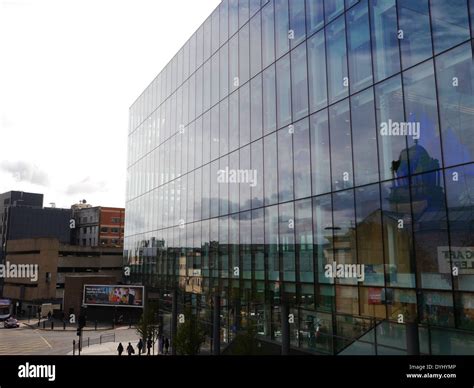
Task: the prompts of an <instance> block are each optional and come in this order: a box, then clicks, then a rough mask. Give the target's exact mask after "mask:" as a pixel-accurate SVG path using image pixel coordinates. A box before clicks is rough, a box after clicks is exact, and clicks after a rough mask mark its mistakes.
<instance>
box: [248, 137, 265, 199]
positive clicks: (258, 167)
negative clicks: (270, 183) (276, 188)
mask: <svg viewBox="0 0 474 388" xmlns="http://www.w3.org/2000/svg"><path fill="white" fill-rule="evenodd" d="M250 148H251V161H252V173H253V174H255V177H256V182H255V184H254V185H253V186H252V185H250V186H251V190H252V208H257V207H261V206H263V142H262V140H258V141H256V142H253V143H252V144H251V145H250Z"/></svg>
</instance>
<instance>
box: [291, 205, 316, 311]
mask: <svg viewBox="0 0 474 388" xmlns="http://www.w3.org/2000/svg"><path fill="white" fill-rule="evenodd" d="M295 236H296V257H297V260H298V263H299V281H300V282H313V281H314V274H313V270H314V268H313V215H312V205H311V199H304V200H302V201H298V202H295ZM302 302H303V301H302ZM304 302H309V301H304Z"/></svg>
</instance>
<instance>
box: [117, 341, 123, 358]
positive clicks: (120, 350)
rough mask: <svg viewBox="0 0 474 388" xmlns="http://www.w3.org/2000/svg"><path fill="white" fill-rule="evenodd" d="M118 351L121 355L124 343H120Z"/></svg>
mask: <svg viewBox="0 0 474 388" xmlns="http://www.w3.org/2000/svg"><path fill="white" fill-rule="evenodd" d="M117 352H118V354H119V356H121V355H122V353H123V345H122V343H121V342H120V343H119V346H118V348H117Z"/></svg>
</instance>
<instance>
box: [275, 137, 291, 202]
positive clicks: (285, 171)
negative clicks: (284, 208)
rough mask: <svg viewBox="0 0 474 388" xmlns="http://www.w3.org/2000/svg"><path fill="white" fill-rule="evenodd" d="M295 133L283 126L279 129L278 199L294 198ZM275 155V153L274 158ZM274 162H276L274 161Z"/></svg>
mask: <svg viewBox="0 0 474 388" xmlns="http://www.w3.org/2000/svg"><path fill="white" fill-rule="evenodd" d="M292 138H293V134H292V133H291V132H290V131H289V130H288V129H287V128H283V129H281V130H280V131H278V200H279V202H285V201H290V200H292V199H293V149H292V143H293V141H292ZM274 157H275V156H274V155H273V156H272V158H274ZM273 163H274V162H273Z"/></svg>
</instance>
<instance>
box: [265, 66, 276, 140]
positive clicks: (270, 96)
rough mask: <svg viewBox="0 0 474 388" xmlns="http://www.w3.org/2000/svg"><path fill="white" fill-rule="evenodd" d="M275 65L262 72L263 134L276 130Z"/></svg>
mask: <svg viewBox="0 0 474 388" xmlns="http://www.w3.org/2000/svg"><path fill="white" fill-rule="evenodd" d="M275 94H276V90H275V65H271V66H270V67H268V68H267V69H266V70H265V71H264V72H263V132H264V134H265V135H266V134H268V133H271V132H273V131H274V130H275V129H276V103H275V99H276V95H275Z"/></svg>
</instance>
